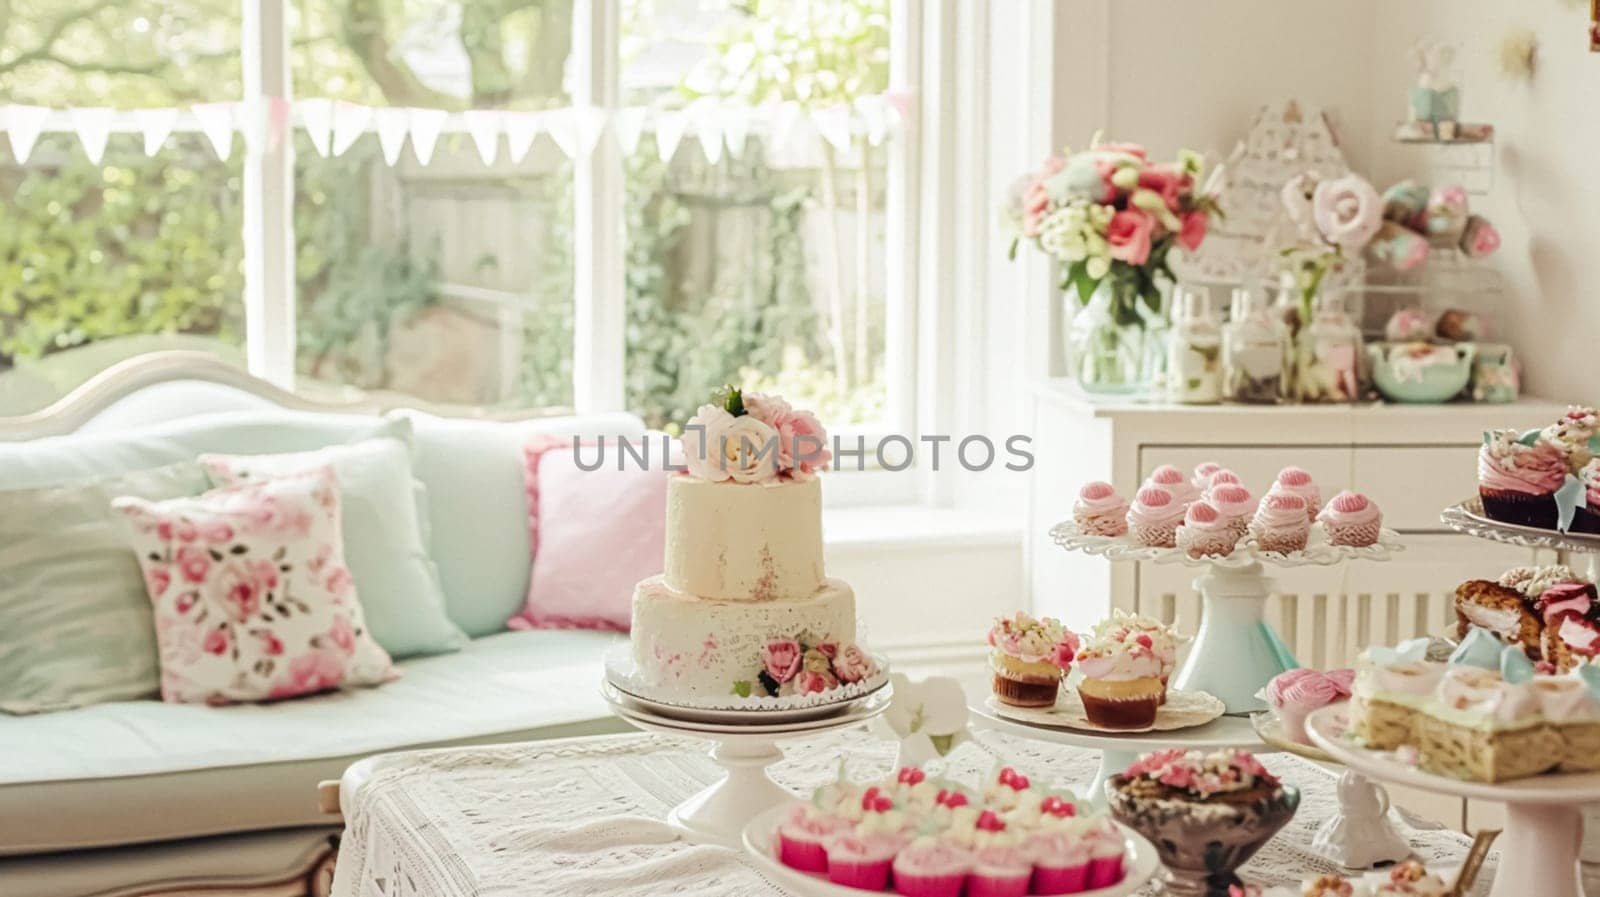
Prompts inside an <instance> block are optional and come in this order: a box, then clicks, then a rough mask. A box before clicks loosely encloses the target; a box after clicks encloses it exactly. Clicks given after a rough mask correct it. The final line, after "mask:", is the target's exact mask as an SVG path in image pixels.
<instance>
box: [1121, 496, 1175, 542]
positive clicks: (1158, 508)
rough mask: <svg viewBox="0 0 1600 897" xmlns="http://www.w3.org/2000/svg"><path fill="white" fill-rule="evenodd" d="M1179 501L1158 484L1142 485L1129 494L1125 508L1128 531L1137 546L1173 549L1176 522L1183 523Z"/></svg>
mask: <svg viewBox="0 0 1600 897" xmlns="http://www.w3.org/2000/svg"><path fill="white" fill-rule="evenodd" d="M1184 510H1185V509H1184V506H1183V502H1181V501H1179V500H1178V498H1177V496H1175V495H1173V494H1172V493H1171V492H1170V491H1168V490H1166V489H1163V488H1161V487H1160V486H1146V487H1144V488H1143V489H1140V490H1139V492H1138V494H1136V495H1134V497H1133V507H1131V508H1129V509H1128V531H1129V532H1131V533H1132V534H1133V538H1134V540H1135V541H1137V542H1138V543H1139V544H1140V545H1144V546H1146V547H1149V548H1177V547H1178V525H1179V524H1181V523H1183V514H1184Z"/></svg>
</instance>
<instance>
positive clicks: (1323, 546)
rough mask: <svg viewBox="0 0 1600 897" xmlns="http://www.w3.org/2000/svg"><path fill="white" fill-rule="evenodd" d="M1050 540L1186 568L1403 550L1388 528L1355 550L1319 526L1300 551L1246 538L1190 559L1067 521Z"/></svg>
mask: <svg viewBox="0 0 1600 897" xmlns="http://www.w3.org/2000/svg"><path fill="white" fill-rule="evenodd" d="M1050 539H1051V541H1053V542H1055V543H1056V544H1057V545H1059V546H1061V547H1062V548H1065V549H1067V550H1068V551H1081V552H1084V553H1085V554H1091V555H1099V556H1101V557H1104V558H1106V559H1108V560H1113V561H1153V562H1155V563H1157V564H1183V565H1184V566H1187V567H1212V566H1214V567H1227V568H1238V567H1248V566H1250V565H1251V564H1255V563H1262V564H1272V565H1274V566H1278V567H1310V566H1317V567H1327V566H1332V565H1334V564H1342V563H1344V562H1345V561H1352V560H1367V561H1386V560H1388V559H1389V556H1390V555H1392V554H1394V553H1395V552H1399V551H1404V550H1405V545H1404V544H1402V543H1401V541H1400V534H1399V533H1397V532H1395V531H1394V530H1392V529H1383V530H1380V531H1379V533H1378V541H1377V543H1376V544H1373V545H1367V546H1363V547H1360V548H1356V547H1353V546H1350V545H1332V544H1330V543H1329V542H1328V540H1327V535H1326V534H1325V533H1324V532H1323V529H1322V527H1320V526H1314V527H1312V528H1311V537H1310V539H1309V540H1308V541H1307V543H1306V548H1305V550H1304V551H1294V552H1288V553H1284V552H1278V551H1262V550H1261V549H1260V548H1258V547H1257V545H1256V541H1255V537H1253V536H1246V537H1245V538H1244V539H1243V540H1242V541H1240V543H1239V544H1238V546H1237V547H1235V548H1234V549H1233V553H1232V554H1227V555H1205V556H1203V557H1198V558H1197V557H1191V556H1190V555H1189V552H1187V551H1185V550H1183V549H1181V548H1151V547H1149V546H1146V545H1140V544H1139V543H1138V542H1135V541H1134V540H1133V539H1132V538H1130V537H1128V536H1095V535H1090V534H1087V533H1084V532H1083V531H1081V530H1079V529H1078V525H1077V524H1076V523H1074V522H1073V521H1071V520H1067V521H1063V522H1061V523H1058V524H1056V525H1055V526H1054V527H1052V528H1051V529H1050Z"/></svg>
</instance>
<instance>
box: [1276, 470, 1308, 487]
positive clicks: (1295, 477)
mask: <svg viewBox="0 0 1600 897" xmlns="http://www.w3.org/2000/svg"><path fill="white" fill-rule="evenodd" d="M1278 482H1280V483H1282V484H1284V485H1285V486H1309V485H1310V484H1311V474H1309V473H1306V472H1305V471H1303V470H1301V469H1300V468H1298V467H1285V468H1284V469H1283V470H1280V471H1278Z"/></svg>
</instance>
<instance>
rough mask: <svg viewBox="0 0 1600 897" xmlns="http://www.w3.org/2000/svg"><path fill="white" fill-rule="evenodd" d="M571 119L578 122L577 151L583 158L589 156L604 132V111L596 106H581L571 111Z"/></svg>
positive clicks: (598, 143)
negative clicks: (580, 152)
mask: <svg viewBox="0 0 1600 897" xmlns="http://www.w3.org/2000/svg"><path fill="white" fill-rule="evenodd" d="M573 117H574V118H575V119H576V120H577V122H578V149H579V150H581V151H582V152H583V154H584V155H585V156H587V155H590V154H591V153H593V152H594V148H595V147H597V146H599V145H600V138H601V136H602V135H604V134H605V132H606V111H605V110H604V109H601V108H600V107H598V106H583V107H580V108H578V109H576V110H574V111H573Z"/></svg>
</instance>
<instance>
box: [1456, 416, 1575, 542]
mask: <svg viewBox="0 0 1600 897" xmlns="http://www.w3.org/2000/svg"><path fill="white" fill-rule="evenodd" d="M1566 478H1567V459H1566V456H1565V455H1563V454H1562V452H1561V450H1560V449H1558V448H1556V446H1555V445H1554V444H1553V443H1552V442H1550V441H1548V440H1544V439H1536V440H1533V444H1531V445H1530V444H1528V442H1525V441H1522V440H1521V439H1519V437H1518V435H1517V432H1516V431H1515V430H1492V431H1490V432H1488V433H1485V434H1484V436H1483V448H1482V449H1480V450H1479V451H1478V496H1479V498H1481V499H1482V500H1483V512H1484V513H1485V514H1487V515H1488V516H1489V517H1490V518H1492V519H1494V520H1498V521H1500V522H1502V523H1511V524H1516V525H1518V526H1531V527H1537V528H1539V529H1555V528H1556V523H1557V520H1558V519H1559V511H1558V510H1557V508H1556V490H1558V489H1560V488H1561V487H1562V485H1564V484H1565V482H1566Z"/></svg>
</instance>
